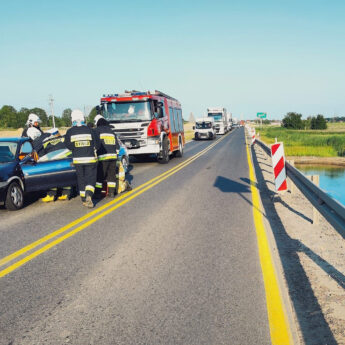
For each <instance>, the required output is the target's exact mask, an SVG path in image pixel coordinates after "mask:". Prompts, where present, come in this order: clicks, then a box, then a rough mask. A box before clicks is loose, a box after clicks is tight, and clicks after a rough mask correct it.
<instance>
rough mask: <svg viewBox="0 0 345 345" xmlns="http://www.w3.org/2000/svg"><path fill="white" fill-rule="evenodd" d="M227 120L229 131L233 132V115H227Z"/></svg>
mask: <svg viewBox="0 0 345 345" xmlns="http://www.w3.org/2000/svg"><path fill="white" fill-rule="evenodd" d="M226 118H227V120H228V131H231V128H232V114H231V113H228V112H227V113H226Z"/></svg>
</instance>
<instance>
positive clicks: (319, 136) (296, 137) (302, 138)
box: [257, 126, 345, 157]
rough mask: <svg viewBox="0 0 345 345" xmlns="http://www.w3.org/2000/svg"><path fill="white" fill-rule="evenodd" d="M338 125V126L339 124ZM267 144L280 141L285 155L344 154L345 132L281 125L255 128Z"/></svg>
mask: <svg viewBox="0 0 345 345" xmlns="http://www.w3.org/2000/svg"><path fill="white" fill-rule="evenodd" d="M339 127H340V126H339ZM257 132H259V133H260V137H261V139H262V140H263V141H265V142H266V143H267V144H272V143H274V142H275V138H277V140H278V141H282V142H283V143H284V147H285V153H286V155H287V156H317V157H336V156H345V133H344V132H341V131H330V130H325V131H311V130H307V131H297V130H290V129H285V128H281V127H268V126H265V127H263V128H262V129H259V128H257Z"/></svg>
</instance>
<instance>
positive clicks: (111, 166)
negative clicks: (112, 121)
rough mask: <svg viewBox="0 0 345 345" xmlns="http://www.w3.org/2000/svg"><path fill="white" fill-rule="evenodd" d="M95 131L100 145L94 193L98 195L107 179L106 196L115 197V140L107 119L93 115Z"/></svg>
mask: <svg viewBox="0 0 345 345" xmlns="http://www.w3.org/2000/svg"><path fill="white" fill-rule="evenodd" d="M95 126H96V128H95V132H96V133H97V135H98V137H99V139H100V142H101V147H100V148H99V149H98V151H97V156H98V167H97V182H96V193H97V195H98V196H100V194H101V192H102V187H103V181H107V186H108V196H109V197H111V198H114V197H115V190H116V160H117V153H116V150H117V146H119V145H118V143H117V140H116V136H115V134H114V132H113V131H112V128H111V126H110V125H109V123H108V121H107V120H106V119H105V118H104V117H103V116H102V115H97V116H96V117H95Z"/></svg>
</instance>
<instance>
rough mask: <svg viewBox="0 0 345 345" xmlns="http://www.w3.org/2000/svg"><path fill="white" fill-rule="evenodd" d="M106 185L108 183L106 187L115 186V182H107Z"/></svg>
mask: <svg viewBox="0 0 345 345" xmlns="http://www.w3.org/2000/svg"><path fill="white" fill-rule="evenodd" d="M107 185H108V187H116V183H115V182H108V183H107Z"/></svg>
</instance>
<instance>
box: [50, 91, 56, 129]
mask: <svg viewBox="0 0 345 345" xmlns="http://www.w3.org/2000/svg"><path fill="white" fill-rule="evenodd" d="M49 105H50V115H51V117H52V119H53V128H55V117H54V99H53V96H52V95H49Z"/></svg>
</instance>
